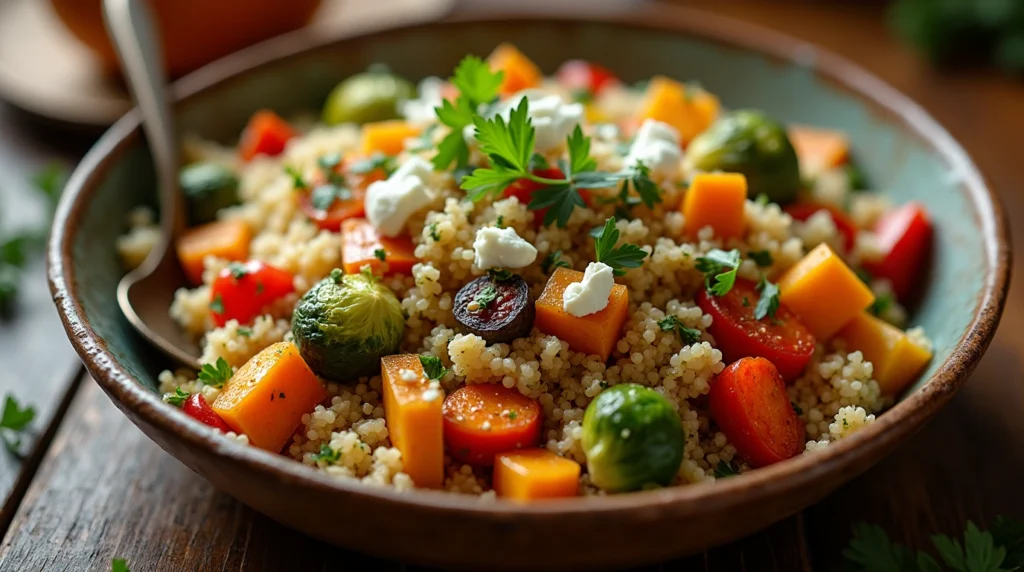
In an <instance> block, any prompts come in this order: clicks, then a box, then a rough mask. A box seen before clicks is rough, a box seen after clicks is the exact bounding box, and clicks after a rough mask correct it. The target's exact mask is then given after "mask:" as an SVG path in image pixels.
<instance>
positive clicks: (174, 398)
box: [164, 387, 192, 407]
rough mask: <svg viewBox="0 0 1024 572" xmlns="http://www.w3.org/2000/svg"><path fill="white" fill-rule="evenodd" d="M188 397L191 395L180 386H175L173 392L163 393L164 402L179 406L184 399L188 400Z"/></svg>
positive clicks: (182, 403)
mask: <svg viewBox="0 0 1024 572" xmlns="http://www.w3.org/2000/svg"><path fill="white" fill-rule="evenodd" d="M189 397H192V394H191V393H189V392H187V391H185V390H184V389H182V388H180V387H175V388H174V393H165V394H164V403H169V404H171V405H173V406H175V407H181V406H182V405H184V404H185V402H186V401H188V398H189Z"/></svg>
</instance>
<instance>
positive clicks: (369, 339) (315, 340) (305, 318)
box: [292, 269, 405, 381]
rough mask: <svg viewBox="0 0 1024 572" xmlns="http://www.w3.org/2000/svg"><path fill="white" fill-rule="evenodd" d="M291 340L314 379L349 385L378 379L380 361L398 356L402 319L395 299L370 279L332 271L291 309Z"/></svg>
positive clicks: (385, 289)
mask: <svg viewBox="0 0 1024 572" xmlns="http://www.w3.org/2000/svg"><path fill="white" fill-rule="evenodd" d="M292 334H293V335H294V336H295V345H297V346H298V347H299V353H300V354H301V355H302V358H303V359H304V360H306V363H307V364H308V365H309V367H310V369H312V370H313V371H314V372H316V374H317V375H319V376H321V377H325V378H327V379H332V380H337V381H349V380H355V379H356V378H359V377H363V376H368V375H376V374H377V373H380V358H381V356H386V355H391V354H394V353H396V352H398V347H399V344H401V342H402V336H403V335H404V334H405V316H404V315H403V313H402V305H401V304H400V303H399V301H398V298H396V297H395V295H394V293H393V292H391V290H390V289H389V288H388V287H387V286H385V285H383V284H381V283H380V282H379V281H378V280H377V279H376V278H375V277H374V276H373V275H372V274H369V273H368V272H367V273H360V274H343V273H342V272H341V270H337V269H335V270H334V271H332V272H331V275H330V276H328V277H327V278H324V279H323V280H321V281H320V282H317V283H316V284H315V285H314V286H313V287H312V288H311V289H310V290H309V291H308V292H306V294H305V295H304V296H303V297H302V298H301V299H300V300H299V303H298V305H296V306H295V312H294V314H292Z"/></svg>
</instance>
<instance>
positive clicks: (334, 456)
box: [313, 443, 341, 465]
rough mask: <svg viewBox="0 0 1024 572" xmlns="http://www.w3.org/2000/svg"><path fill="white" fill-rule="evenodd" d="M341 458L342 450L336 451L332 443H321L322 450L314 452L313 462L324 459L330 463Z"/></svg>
mask: <svg viewBox="0 0 1024 572" xmlns="http://www.w3.org/2000/svg"><path fill="white" fill-rule="evenodd" d="M340 458H341V451H335V450H334V449H332V448H331V446H330V445H328V444H327V443H324V444H322V445H320V452H319V453H313V462H320V461H323V462H325V463H327V464H328V465H330V464H333V463H337V462H338V459H340Z"/></svg>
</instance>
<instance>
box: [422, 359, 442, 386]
mask: <svg viewBox="0 0 1024 572" xmlns="http://www.w3.org/2000/svg"><path fill="white" fill-rule="evenodd" d="M420 364H421V365H422V366H423V373H424V374H426V376H427V379H431V380H433V379H441V378H442V377H444V376H445V374H446V373H448V368H446V367H444V364H443V363H441V358H439V357H437V356H432V355H420Z"/></svg>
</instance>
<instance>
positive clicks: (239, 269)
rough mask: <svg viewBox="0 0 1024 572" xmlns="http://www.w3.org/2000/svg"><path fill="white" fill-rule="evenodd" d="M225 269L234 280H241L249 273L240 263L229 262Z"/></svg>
mask: <svg viewBox="0 0 1024 572" xmlns="http://www.w3.org/2000/svg"><path fill="white" fill-rule="evenodd" d="M227 268H228V272H230V273H231V277H232V278H234V279H235V280H241V279H242V278H245V276H246V275H247V274H249V271H248V270H246V268H245V265H244V264H242V263H241V262H229V263H228V266H227Z"/></svg>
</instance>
